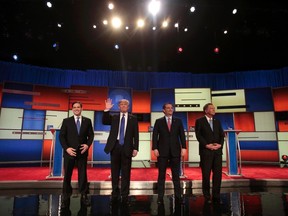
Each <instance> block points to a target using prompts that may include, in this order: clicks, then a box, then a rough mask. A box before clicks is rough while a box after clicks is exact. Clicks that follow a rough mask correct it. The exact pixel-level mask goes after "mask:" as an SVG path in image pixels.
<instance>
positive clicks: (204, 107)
mask: <svg viewBox="0 0 288 216" xmlns="http://www.w3.org/2000/svg"><path fill="white" fill-rule="evenodd" d="M210 105H213V104H212V103H207V104H205V105H204V106H203V111H204V112H205V110H206V109H207V108H208V106H210Z"/></svg>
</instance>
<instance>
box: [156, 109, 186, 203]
mask: <svg viewBox="0 0 288 216" xmlns="http://www.w3.org/2000/svg"><path fill="white" fill-rule="evenodd" d="M173 111H174V108H173V105H172V104H171V103H166V104H164V105H163V113H164V115H165V116H164V117H162V118H159V119H157V120H156V122H155V124H154V128H153V137H152V150H153V151H154V155H155V156H156V157H157V161H158V164H157V165H158V182H157V183H158V185H157V190H158V199H157V203H158V204H159V205H161V204H163V196H164V190H165V179H166V169H167V166H168V162H170V166H171V171H172V181H173V185H174V195H175V202H176V203H178V204H179V203H181V202H182V200H181V187H180V177H179V173H180V164H181V156H184V155H185V154H186V140H185V133H184V127H183V123H182V121H181V119H179V118H177V117H174V116H173Z"/></svg>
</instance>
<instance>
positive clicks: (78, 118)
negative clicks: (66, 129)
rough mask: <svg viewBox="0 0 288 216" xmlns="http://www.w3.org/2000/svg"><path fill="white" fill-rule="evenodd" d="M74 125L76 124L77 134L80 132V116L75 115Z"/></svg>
mask: <svg viewBox="0 0 288 216" xmlns="http://www.w3.org/2000/svg"><path fill="white" fill-rule="evenodd" d="M76 126H77V131H78V134H79V133H80V117H79V116H78V117H77V121H76Z"/></svg>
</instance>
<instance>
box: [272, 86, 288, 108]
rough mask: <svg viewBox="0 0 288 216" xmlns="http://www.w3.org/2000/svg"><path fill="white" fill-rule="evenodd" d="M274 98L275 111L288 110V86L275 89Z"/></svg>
mask: <svg viewBox="0 0 288 216" xmlns="http://www.w3.org/2000/svg"><path fill="white" fill-rule="evenodd" d="M272 92H273V100H274V110H275V111H287V110H288V88H287V87H286V88H278V89H273V90H272Z"/></svg>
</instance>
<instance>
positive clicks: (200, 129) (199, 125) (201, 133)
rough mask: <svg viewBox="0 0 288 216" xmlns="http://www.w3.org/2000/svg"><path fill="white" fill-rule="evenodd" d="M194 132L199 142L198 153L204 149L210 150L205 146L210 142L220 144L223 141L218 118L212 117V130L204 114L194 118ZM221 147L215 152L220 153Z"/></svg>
mask: <svg viewBox="0 0 288 216" xmlns="http://www.w3.org/2000/svg"><path fill="white" fill-rule="evenodd" d="M195 133H196V138H197V140H198V142H199V153H200V154H201V153H202V152H204V151H211V150H209V149H207V148H206V147H205V146H206V145H207V144H210V143H219V144H221V145H222V148H223V143H224V131H223V129H222V126H221V123H220V121H219V120H217V119H214V118H213V131H212V129H211V127H210V125H209V123H208V121H207V119H206V116H203V117H201V118H199V119H197V120H196V123H195ZM222 148H220V149H218V150H217V151H215V152H216V153H219V154H222Z"/></svg>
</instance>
